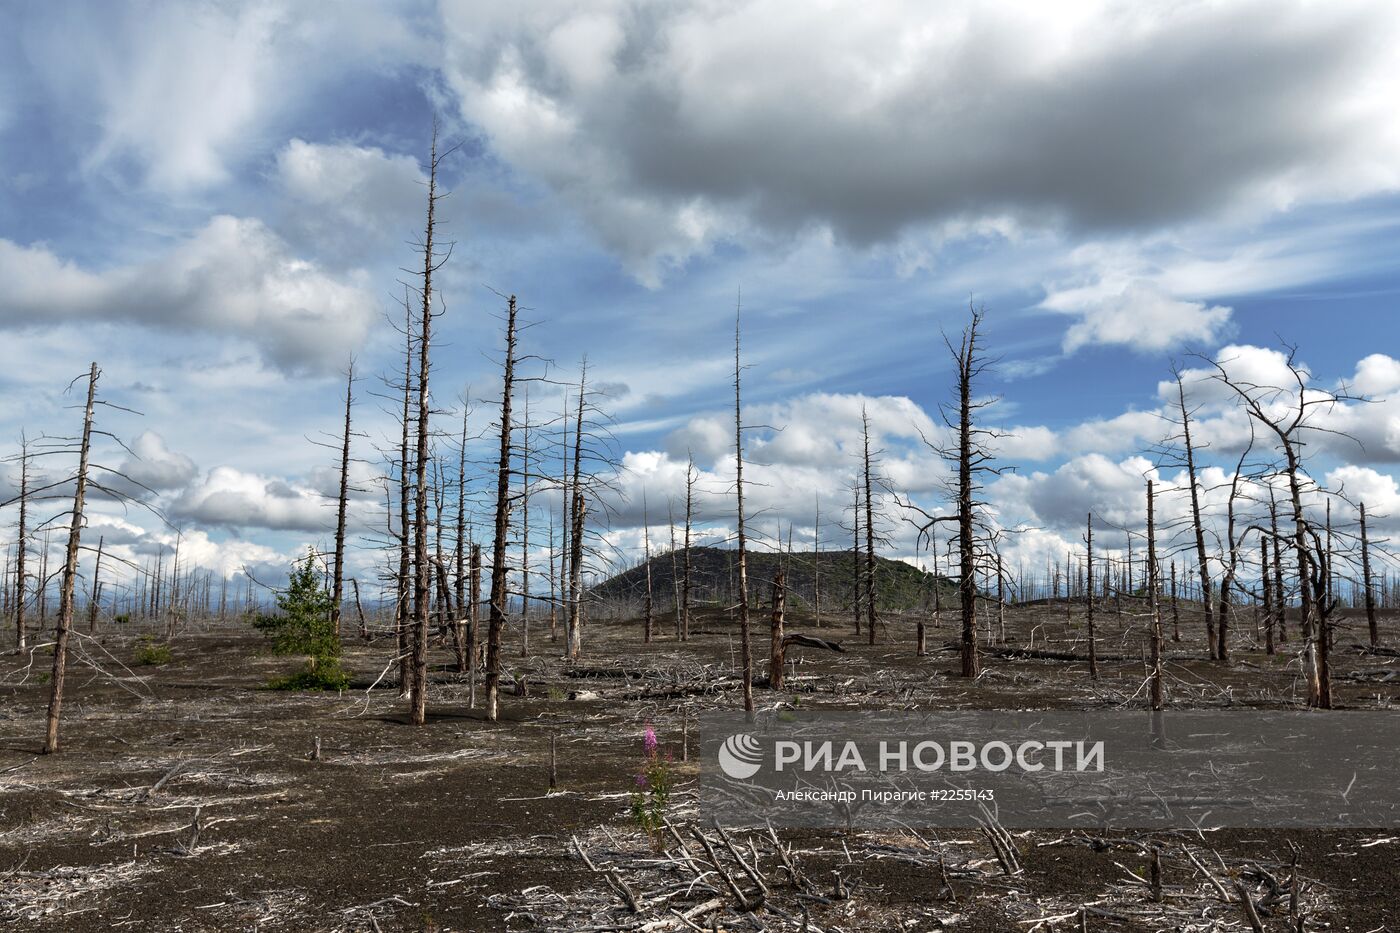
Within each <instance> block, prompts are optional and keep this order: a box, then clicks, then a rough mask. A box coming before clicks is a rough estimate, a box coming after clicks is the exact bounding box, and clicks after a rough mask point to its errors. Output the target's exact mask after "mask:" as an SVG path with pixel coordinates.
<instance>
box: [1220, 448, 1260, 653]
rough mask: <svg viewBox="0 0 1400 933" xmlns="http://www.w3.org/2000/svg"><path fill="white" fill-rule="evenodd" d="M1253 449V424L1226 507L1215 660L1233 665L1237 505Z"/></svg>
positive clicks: (1237, 559) (1231, 478) (1233, 479)
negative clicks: (1223, 569) (1232, 599)
mask: <svg viewBox="0 0 1400 933" xmlns="http://www.w3.org/2000/svg"><path fill="white" fill-rule="evenodd" d="M1253 449H1254V424H1253V422H1251V423H1250V426H1249V443H1248V444H1247V445H1246V446H1245V449H1244V452H1243V453H1241V454H1240V459H1239V461H1238V462H1237V463H1236V464H1235V471H1234V473H1233V474H1232V475H1231V477H1230V494H1229V496H1228V497H1227V498H1226V504H1225V541H1224V547H1225V553H1224V555H1222V560H1221V563H1222V564H1224V565H1225V573H1224V575H1223V576H1222V577H1221V579H1220V612H1219V613H1218V618H1217V620H1216V623H1217V624H1216V636H1217V638H1218V641H1217V643H1216V646H1215V657H1216V658H1217V659H1219V660H1220V661H1223V662H1225V663H1227V664H1228V663H1229V662H1230V643H1229V640H1228V639H1229V633H1230V629H1231V627H1232V625H1231V623H1232V615H1233V612H1234V608H1233V603H1232V601H1231V597H1232V596H1233V590H1234V588H1235V577H1236V574H1237V573H1238V572H1239V563H1240V537H1238V536H1236V533H1235V527H1236V524H1237V522H1236V519H1237V518H1238V515H1239V512H1238V509H1237V508H1236V503H1237V502H1238V501H1239V498H1240V495H1241V491H1240V484H1241V482H1243V481H1244V467H1245V461H1246V460H1247V459H1248V457H1249V455H1250V452H1251V451H1252V450H1253Z"/></svg>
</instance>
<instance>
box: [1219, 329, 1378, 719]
mask: <svg viewBox="0 0 1400 933" xmlns="http://www.w3.org/2000/svg"><path fill="white" fill-rule="evenodd" d="M1287 349H1288V355H1287V357H1286V358H1285V365H1286V366H1287V368H1288V371H1289V376H1290V378H1291V382H1292V385H1289V386H1273V385H1260V384H1258V383H1254V382H1250V381H1248V380H1245V379H1241V378H1237V377H1235V376H1232V375H1231V374H1230V372H1229V370H1228V369H1227V367H1226V366H1225V365H1224V364H1222V363H1221V362H1219V361H1217V360H1209V359H1207V360H1206V361H1207V362H1209V363H1210V364H1211V365H1212V366H1213V367H1214V368H1215V371H1216V373H1215V378H1216V379H1218V380H1219V381H1220V382H1221V383H1222V384H1223V385H1225V386H1227V387H1228V388H1230V389H1231V390H1232V391H1233V392H1234V394H1235V396H1236V397H1237V398H1238V399H1239V401H1240V404H1241V405H1242V406H1243V407H1244V410H1245V412H1246V413H1247V414H1248V415H1249V418H1250V420H1251V423H1253V424H1256V425H1259V426H1260V427H1262V428H1263V429H1264V430H1265V432H1266V433H1267V434H1268V435H1271V436H1272V437H1273V438H1274V439H1275V441H1276V444H1275V448H1276V450H1277V452H1278V454H1279V456H1280V458H1281V462H1280V463H1279V464H1277V465H1276V467H1275V469H1274V475H1281V477H1282V478H1283V479H1284V480H1285V481H1286V482H1287V484H1288V496H1289V505H1290V507H1291V509H1292V513H1293V530H1292V546H1293V550H1294V554H1295V557H1296V559H1297V563H1298V582H1299V594H1300V597H1301V606H1300V611H1301V615H1302V625H1303V642H1304V645H1303V669H1304V673H1305V675H1306V677H1307V682H1308V705H1309V706H1315V707H1318V708H1321V709H1331V708H1332V675H1331V666H1330V660H1329V657H1328V650H1329V644H1328V640H1329V636H1330V632H1329V619H1330V617H1331V615H1332V612H1333V610H1334V609H1335V608H1336V606H1335V603H1331V602H1328V601H1327V600H1326V591H1327V578H1326V563H1325V562H1326V549H1325V546H1324V545H1323V542H1322V539H1321V537H1320V535H1319V534H1318V532H1317V529H1316V527H1315V526H1314V524H1313V522H1312V520H1311V519H1310V518H1309V517H1308V515H1307V512H1306V510H1305V509H1304V507H1303V493H1304V490H1305V489H1308V490H1317V489H1319V488H1320V487H1319V486H1318V484H1317V483H1316V482H1315V481H1314V480H1313V479H1312V477H1311V476H1310V475H1309V474H1308V472H1307V469H1306V464H1305V462H1304V456H1305V454H1304V451H1305V449H1306V445H1307V439H1308V437H1309V436H1311V435H1313V434H1316V433H1319V432H1321V433H1326V434H1332V435H1338V434H1340V432H1337V431H1335V430H1332V429H1329V428H1327V427H1325V426H1323V425H1319V424H1316V423H1314V416H1315V414H1316V413H1317V412H1319V411H1323V412H1326V411H1330V410H1332V409H1334V408H1336V406H1338V405H1340V404H1343V403H1345V402H1348V401H1369V399H1366V398H1365V397H1363V396H1358V395H1353V394H1351V392H1350V391H1349V390H1348V389H1347V388H1346V387H1345V386H1343V387H1341V388H1338V389H1326V388H1322V387H1319V386H1315V385H1309V383H1308V380H1309V373H1308V372H1307V370H1305V369H1304V368H1303V367H1302V366H1301V364H1299V363H1298V362H1297V361H1296V356H1297V348H1296V347H1292V346H1289V347H1287ZM1341 436H1346V435H1341Z"/></svg>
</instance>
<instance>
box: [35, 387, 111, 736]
mask: <svg viewBox="0 0 1400 933" xmlns="http://www.w3.org/2000/svg"><path fill="white" fill-rule="evenodd" d="M100 375H101V370H99V369H98V368H97V364H96V363H93V364H92V368H91V369H90V370H89V371H88V389H87V405H86V407H85V409H84V412H83V434H82V439H81V441H80V442H79V447H78V473H77V480H76V484H75V485H74V488H73V508H72V509H71V510H70V511H69V513H68V516H69V518H68V547H67V548H66V549H65V551H64V556H63V580H62V584H61V587H62V588H61V589H60V590H59V598H58V599H59V601H58V628H57V629H55V631H54V649H53V676H52V678H51V679H50V682H49V683H50V691H49V712H48V723H47V729H46V732H45V736H44V754H45V755H52V754H53V753H54V752H56V751H58V748H59V744H58V721H59V715H60V713H61V712H62V709H63V677H64V674H65V673H67V670H68V636H69V634H70V633H71V632H72V630H73V592H74V588H75V586H76V584H77V581H78V546H79V544H80V541H81V538H82V533H83V505H84V503H85V500H86V497H87V486H88V453H89V451H90V450H91V449H92V406H93V403H94V401H95V400H96V397H97V379H98V377H99V376H100Z"/></svg>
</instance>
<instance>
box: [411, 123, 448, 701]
mask: <svg viewBox="0 0 1400 933" xmlns="http://www.w3.org/2000/svg"><path fill="white" fill-rule="evenodd" d="M446 154H447V153H443V154H442V155H439V154H438V148H437V126H436V124H434V126H433V142H432V149H431V151H430V155H429V159H428V218H427V223H426V224H425V227H424V233H423V245H422V251H423V272H422V276H423V287H422V291H421V294H420V295H419V297H420V298H421V299H422V307H421V310H420V311H419V315H418V328H419V331H418V374H417V375H418V388H417V393H416V397H417V400H418V420H417V428H418V450H417V454H416V456H415V462H414V481H413V482H414V486H413V493H414V501H413V523H414V524H413V665H412V683H411V686H410V689H409V706H410V713H409V718H410V719H411V720H412V722H413V724H414V725H415V726H421V725H423V724H424V723H425V722H427V718H428V616H429V612H430V609H431V605H430V599H431V582H430V581H431V577H430V573H429V571H430V568H429V562H428V457H429V450H428V433H429V424H428V419H429V416H430V414H431V411H432V396H431V395H430V394H429V374H430V371H431V365H432V358H431V354H430V350H431V347H432V333H433V317H434V316H435V314H436V313H437V312H435V311H434V310H433V273H434V272H436V271H437V270H438V269H440V268H441V267H442V265H443V264H444V263H445V262H447V258H448V256H443V257H442V258H441V259H439V258H438V254H437V252H436V249H435V247H434V244H433V237H434V234H435V233H436V228H437V202H438V201H440V200H441V199H442V198H443V197H444V195H441V194H439V193H438V190H437V174H438V166H439V165H440V163H441V161H442V159H443V158H444V157H445V156H446ZM448 255H450V251H449V253H448Z"/></svg>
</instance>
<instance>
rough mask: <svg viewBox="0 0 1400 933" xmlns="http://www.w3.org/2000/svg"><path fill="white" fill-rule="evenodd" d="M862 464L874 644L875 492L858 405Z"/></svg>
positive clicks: (866, 423) (866, 425) (866, 427)
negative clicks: (863, 469)
mask: <svg viewBox="0 0 1400 933" xmlns="http://www.w3.org/2000/svg"><path fill="white" fill-rule="evenodd" d="M860 423H861V441H862V445H863V446H862V458H861V460H862V464H863V465H864V467H865V612H866V616H865V622H866V627H867V631H868V632H869V639H870V644H872V645H873V644H875V596H876V593H875V506H874V501H875V492H874V486H873V479H872V478H871V475H870V416H869V415H867V414H866V411H865V406H864V405H861V407H860Z"/></svg>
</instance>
